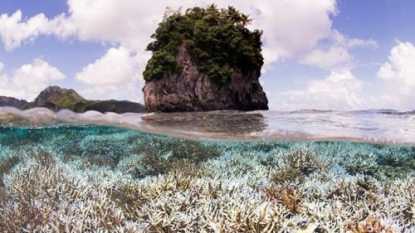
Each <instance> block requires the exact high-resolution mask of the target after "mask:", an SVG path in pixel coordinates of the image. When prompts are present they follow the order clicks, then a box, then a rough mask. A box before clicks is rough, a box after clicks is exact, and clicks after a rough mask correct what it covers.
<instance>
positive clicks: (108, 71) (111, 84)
mask: <svg viewBox="0 0 415 233" xmlns="http://www.w3.org/2000/svg"><path fill="white" fill-rule="evenodd" d="M138 72H139V69H138V62H137V58H136V57H134V56H132V54H131V53H130V52H129V51H128V50H127V49H125V48H123V47H120V48H110V49H109V50H108V51H107V53H106V54H104V55H103V56H102V57H101V58H99V59H97V60H96V61H95V62H94V63H92V64H89V65H87V66H86V67H84V68H83V69H82V71H81V72H79V73H77V74H76V77H75V78H76V80H77V81H79V82H81V83H84V84H86V85H87V86H88V87H87V88H86V89H85V90H81V91H80V92H81V93H82V94H84V95H85V97H87V98H89V97H91V98H93V99H97V98H98V99H109V98H116V99H130V100H133V99H137V96H136V94H134V92H141V91H140V88H139V87H137V85H136V83H137V81H138V80H139V77H140V76H141V75H140V74H139V73H138ZM133 87H134V88H133ZM127 94H128V95H127ZM94 96H95V97H94Z"/></svg>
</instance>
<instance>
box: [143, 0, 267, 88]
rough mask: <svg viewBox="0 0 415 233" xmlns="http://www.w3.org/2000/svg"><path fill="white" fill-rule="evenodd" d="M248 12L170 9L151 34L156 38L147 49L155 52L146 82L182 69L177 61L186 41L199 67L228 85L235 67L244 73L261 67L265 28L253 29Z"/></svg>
mask: <svg viewBox="0 0 415 233" xmlns="http://www.w3.org/2000/svg"><path fill="white" fill-rule="evenodd" d="M250 22H251V19H250V18H249V16H248V15H245V14H242V13H240V12H239V11H238V10H236V9H235V8H234V7H232V6H229V7H228V8H227V9H218V8H217V7H216V5H215V4H212V5H209V6H208V7H206V8H201V7H193V8H189V9H187V10H186V12H185V13H184V14H182V13H181V12H180V10H177V11H172V10H169V9H168V10H167V11H166V13H165V15H164V18H163V21H162V22H161V23H160V24H159V26H158V28H157V29H156V32H155V33H154V34H153V35H152V36H151V38H153V39H155V40H154V41H153V42H151V43H150V44H148V46H147V50H148V51H152V52H153V56H152V57H151V59H150V60H149V61H148V63H147V66H146V68H145V70H144V72H143V76H144V79H145V80H146V81H150V80H154V79H159V78H163V77H165V76H167V75H170V74H178V73H180V72H181V71H182V67H181V65H180V64H179V63H178V62H177V60H176V54H177V52H178V48H179V47H180V45H182V44H184V45H185V46H186V49H187V51H188V53H189V55H190V57H191V59H192V61H194V62H195V63H196V65H197V67H198V70H199V71H200V72H201V73H203V74H205V75H207V76H208V77H209V78H210V79H211V80H212V81H214V82H216V83H218V84H227V83H229V82H230V79H231V76H232V74H233V72H234V70H235V69H239V70H241V71H242V72H243V73H244V74H246V73H247V72H249V71H252V70H260V69H261V67H262V65H263V63H264V62H263V57H262V54H261V35H262V31H259V30H254V31H250V30H249V29H248V28H247V25H248V24H249V23H250Z"/></svg>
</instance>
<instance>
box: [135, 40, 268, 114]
mask: <svg viewBox="0 0 415 233" xmlns="http://www.w3.org/2000/svg"><path fill="white" fill-rule="evenodd" d="M176 61H177V62H178V63H179V64H180V65H181V66H182V67H183V70H182V72H181V73H180V74H171V75H168V76H167V77H164V78H161V79H156V80H151V81H147V82H146V84H145V86H144V87H143V92H144V101H145V106H146V110H147V111H148V112H156V111H161V112H177V111H212V110H225V109H227V110H244V111H249V110H267V109H268V100H267V97H266V95H265V93H264V91H263V89H262V87H261V85H260V83H259V80H258V79H259V76H260V72H261V71H260V70H259V69H258V70H252V71H250V72H248V73H247V74H243V73H242V72H241V71H240V70H235V71H234V73H233V74H232V77H231V81H230V83H229V84H226V85H220V84H217V83H216V82H213V81H212V80H211V79H210V78H209V77H207V76H206V75H205V74H203V73H200V72H199V71H198V69H197V66H196V65H195V63H194V62H193V61H192V60H191V58H190V56H189V54H188V52H187V50H186V47H185V46H184V45H181V46H180V48H179V50H178V53H177V56H176Z"/></svg>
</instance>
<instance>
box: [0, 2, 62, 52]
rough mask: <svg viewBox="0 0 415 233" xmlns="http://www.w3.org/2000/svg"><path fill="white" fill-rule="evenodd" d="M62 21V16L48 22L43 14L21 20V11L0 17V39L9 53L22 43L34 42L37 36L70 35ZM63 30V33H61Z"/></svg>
mask: <svg viewBox="0 0 415 233" xmlns="http://www.w3.org/2000/svg"><path fill="white" fill-rule="evenodd" d="M65 25H66V23H65V21H64V15H59V16H57V17H56V18H54V19H51V20H49V19H48V18H46V16H45V15H44V14H37V15H35V16H33V17H31V18H29V19H27V20H22V11H21V10H17V11H16V12H15V13H14V14H12V15H11V16H9V15H8V14H2V15H1V16H0V38H1V40H2V41H3V44H4V47H5V49H6V50H8V51H10V50H13V49H15V48H18V47H20V46H21V45H22V42H31V41H34V40H35V39H36V38H37V37H38V36H39V35H49V34H56V32H55V30H56V31H60V33H61V34H62V35H68V34H70V33H69V31H68V30H67V26H65ZM63 29H65V32H63Z"/></svg>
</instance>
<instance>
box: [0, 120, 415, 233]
mask: <svg viewBox="0 0 415 233" xmlns="http://www.w3.org/2000/svg"><path fill="white" fill-rule="evenodd" d="M0 130H1V131H0V232H13V233H14V232H302V233H311V232H351V233H366V232H415V177H414V174H413V171H414V168H415V148H413V147H398V146H385V145H370V144H357V143H352V142H296V143H291V142H246V143H242V142H226V143H225V142H195V141H186V140H182V139H177V138H168V137H162V136H155V135H150V134H143V133H140V132H135V131H128V130H123V129H118V128H112V127H97V126H67V127H66V126H65V127H54V128H53V127H50V128H38V129H22V128H7V127H2V128H0Z"/></svg>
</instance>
